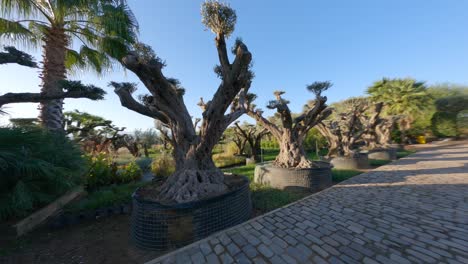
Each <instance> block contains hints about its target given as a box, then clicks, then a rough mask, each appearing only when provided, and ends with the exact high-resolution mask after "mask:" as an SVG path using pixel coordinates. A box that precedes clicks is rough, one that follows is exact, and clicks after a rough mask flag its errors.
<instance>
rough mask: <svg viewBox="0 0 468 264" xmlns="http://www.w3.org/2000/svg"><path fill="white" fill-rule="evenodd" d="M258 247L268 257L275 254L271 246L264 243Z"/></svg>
mask: <svg viewBox="0 0 468 264" xmlns="http://www.w3.org/2000/svg"><path fill="white" fill-rule="evenodd" d="M257 249H258V251H259V252H260V253H261V254H262V255H263V256H265V257H267V258H271V257H272V256H273V255H274V254H273V251H271V250H270V248H268V246H266V245H264V244H260V246H258V248H257Z"/></svg>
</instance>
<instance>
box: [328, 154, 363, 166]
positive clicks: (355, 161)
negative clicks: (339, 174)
mask: <svg viewBox="0 0 468 264" xmlns="http://www.w3.org/2000/svg"><path fill="white" fill-rule="evenodd" d="M330 163H331V164H332V165H333V167H334V168H335V169H339V170H362V169H368V168H369V167H370V165H369V158H368V153H367V152H361V153H357V154H356V155H354V156H353V157H335V158H333V159H331V160H330Z"/></svg>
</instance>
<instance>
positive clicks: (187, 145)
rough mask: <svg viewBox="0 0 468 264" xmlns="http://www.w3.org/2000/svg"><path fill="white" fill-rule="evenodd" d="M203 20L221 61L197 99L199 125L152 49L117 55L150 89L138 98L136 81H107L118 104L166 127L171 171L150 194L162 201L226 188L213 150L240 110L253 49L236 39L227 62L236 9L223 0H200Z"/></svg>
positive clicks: (188, 198)
mask: <svg viewBox="0 0 468 264" xmlns="http://www.w3.org/2000/svg"><path fill="white" fill-rule="evenodd" d="M201 14H202V22H203V24H204V25H205V26H206V27H207V28H209V29H210V30H211V31H212V32H213V33H214V34H215V35H216V38H215V44H216V49H217V52H218V58H219V62H220V65H218V66H216V67H215V72H216V74H217V75H218V76H219V77H220V78H221V84H220V85H219V87H218V89H217V91H216V92H215V94H214V96H213V98H212V99H211V100H210V101H207V102H204V101H203V100H201V101H200V103H199V105H200V106H201V108H202V109H203V113H202V120H201V126H200V128H199V130H198V131H197V129H196V128H195V125H194V122H193V121H192V117H191V115H190V114H189V112H188V110H187V108H186V106H185V103H184V98H183V95H184V90H183V89H182V88H181V87H180V84H179V83H178V82H177V81H176V80H175V79H172V78H168V77H166V76H165V75H164V74H163V71H162V69H163V68H164V65H165V64H164V63H163V61H162V60H161V59H159V58H158V57H157V56H156V55H155V54H154V53H153V51H152V50H151V48H149V47H147V46H144V45H140V46H139V48H138V49H136V50H135V51H134V52H131V53H130V54H128V55H127V56H125V57H124V58H123V59H122V64H123V65H124V66H125V67H126V68H127V69H129V70H130V71H132V72H134V73H135V74H136V75H137V76H138V77H139V79H140V80H141V81H142V82H143V84H144V85H145V86H146V88H147V89H148V91H149V94H148V95H146V96H143V97H142V98H141V99H142V100H141V102H138V101H137V100H135V99H134V98H133V96H132V92H133V91H135V85H133V84H129V83H112V86H114V88H115V93H116V94H117V95H118V96H119V98H120V101H121V104H122V105H123V106H124V107H126V108H128V109H130V110H133V111H135V112H138V113H140V114H143V115H145V116H148V117H151V118H154V119H157V120H159V121H160V122H161V123H162V124H163V125H164V126H165V127H167V128H169V130H170V132H171V138H172V145H173V148H174V150H173V156H174V159H175V163H176V172H175V173H174V174H172V175H171V176H169V177H168V179H167V180H166V181H165V183H163V185H162V186H160V188H159V190H158V194H157V195H155V196H154V197H149V198H154V199H157V200H158V201H161V202H177V203H181V202H188V201H195V200H199V199H203V198H206V197H210V196H215V195H219V194H221V193H223V192H225V191H226V190H227V185H226V184H225V182H224V174H223V172H222V171H221V170H220V169H218V168H217V167H216V166H215V164H214V162H213V160H212V157H211V156H212V150H213V147H214V146H215V144H216V143H217V142H218V140H219V139H220V138H221V136H222V134H223V132H224V131H225V130H226V128H227V127H228V126H229V125H230V124H231V123H233V122H234V121H235V120H236V119H237V118H239V117H240V116H241V115H242V114H244V113H245V108H246V106H247V104H248V102H247V101H245V94H246V93H247V91H248V89H249V88H250V84H251V81H252V78H253V76H254V75H253V73H252V72H251V70H250V66H251V60H252V55H251V53H250V52H249V50H248V49H247V46H246V45H245V44H244V43H243V42H242V41H241V40H240V39H237V41H236V42H235V46H234V48H233V49H232V52H233V54H234V60H233V61H232V62H231V61H230V60H229V57H228V50H227V48H226V38H227V37H229V36H230V35H231V34H232V32H233V31H234V26H235V23H236V13H235V11H234V10H233V9H232V8H231V7H230V6H229V5H227V4H223V3H219V2H216V1H207V2H204V3H203V4H202V9H201Z"/></svg>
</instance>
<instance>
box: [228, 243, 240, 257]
mask: <svg viewBox="0 0 468 264" xmlns="http://www.w3.org/2000/svg"><path fill="white" fill-rule="evenodd" d="M226 248H227V251H229V254H231V256H235V255H236V254H237V253H239V252H240V251H241V250H240V248H239V247H238V246H237V245H236V244H234V243H231V244H229V245H228V246H227V247H226Z"/></svg>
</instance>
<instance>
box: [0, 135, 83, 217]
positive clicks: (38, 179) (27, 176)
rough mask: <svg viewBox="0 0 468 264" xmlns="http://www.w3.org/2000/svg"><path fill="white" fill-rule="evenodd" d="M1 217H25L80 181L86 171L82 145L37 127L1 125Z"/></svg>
mask: <svg viewBox="0 0 468 264" xmlns="http://www.w3.org/2000/svg"><path fill="white" fill-rule="evenodd" d="M0 142H1V144H0V175H1V177H0V220H4V219H9V218H12V217H22V216H25V215H27V214H28V213H30V212H32V211H33V210H35V209H37V208H39V207H41V206H44V205H46V204H48V203H50V202H52V201H53V200H55V199H56V198H58V197H59V196H60V195H62V194H64V193H65V192H67V191H68V190H70V189H71V188H72V187H74V186H76V185H78V184H79V183H80V181H81V176H82V175H83V173H84V172H85V171H86V163H85V162H84V160H83V158H82V157H81V152H80V150H79V148H78V147H77V146H76V145H75V144H73V143H72V142H71V141H70V140H69V139H68V138H66V137H65V136H63V135H60V134H52V133H48V132H46V131H44V130H42V129H40V128H34V127H23V128H20V127H13V128H8V127H3V128H0Z"/></svg>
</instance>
